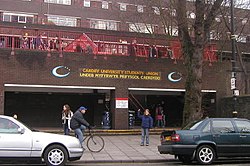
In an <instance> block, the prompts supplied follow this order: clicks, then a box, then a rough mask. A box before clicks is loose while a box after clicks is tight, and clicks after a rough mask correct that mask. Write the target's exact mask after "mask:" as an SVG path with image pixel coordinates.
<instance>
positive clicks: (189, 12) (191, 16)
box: [187, 11, 196, 19]
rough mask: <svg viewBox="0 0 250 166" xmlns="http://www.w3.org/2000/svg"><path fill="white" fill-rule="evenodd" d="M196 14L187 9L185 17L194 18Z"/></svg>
mask: <svg viewBox="0 0 250 166" xmlns="http://www.w3.org/2000/svg"><path fill="white" fill-rule="evenodd" d="M195 17H196V15H195V13H194V12H192V11H187V18H191V19H195Z"/></svg>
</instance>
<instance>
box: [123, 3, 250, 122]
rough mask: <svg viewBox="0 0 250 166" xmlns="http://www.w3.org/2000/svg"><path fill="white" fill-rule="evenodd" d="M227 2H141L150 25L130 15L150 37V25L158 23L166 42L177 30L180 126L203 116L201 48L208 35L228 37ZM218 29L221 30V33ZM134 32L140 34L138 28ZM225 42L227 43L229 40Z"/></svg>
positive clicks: (151, 31)
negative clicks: (181, 67) (182, 74)
mask: <svg viewBox="0 0 250 166" xmlns="http://www.w3.org/2000/svg"><path fill="white" fill-rule="evenodd" d="M229 2H230V1H228V0H147V1H146V2H144V4H145V6H147V12H146V13H147V15H148V17H146V18H150V20H151V22H150V21H148V20H146V19H145V17H143V16H141V15H139V16H138V15H136V16H135V15H134V13H130V14H131V15H130V17H132V18H133V19H134V20H133V21H134V23H138V22H143V23H144V24H145V25H146V27H149V28H148V32H149V33H151V34H153V35H154V33H155V31H154V29H153V28H154V27H155V26H154V24H159V25H158V26H159V27H161V28H162V29H164V31H165V34H166V39H167V40H168V39H171V37H172V35H173V29H174V28H173V27H178V37H179V40H180V42H181V46H182V54H183V58H184V64H185V67H186V71H187V75H186V82H185V90H186V93H185V102H184V111H183V125H185V124H187V123H188V122H191V121H194V120H198V119H200V118H201V117H202V116H203V112H202V108H201V104H202V94H201V90H202V89H201V88H202V71H203V54H204V49H205V47H206V46H207V44H208V42H209V41H210V37H211V35H213V36H215V39H216V40H221V39H222V38H228V36H230V35H231V34H230V33H228V32H230V26H228V23H229V22H228V21H229V20H230V19H228V18H229V17H228V16H229V15H228V14H229V12H230V10H229V6H228V3H229ZM242 2H245V1H242ZM225 16H226V17H225ZM126 17H127V16H126ZM219 17H221V18H219ZM226 18H227V19H226ZM246 18H248V17H246ZM218 19H220V20H223V19H224V22H222V21H221V22H220V23H221V24H218V22H216V20H217V21H218ZM121 20H123V19H122V18H121ZM225 27H228V28H225ZM241 28H242V26H241ZM221 29H223V30H225V31H224V32H222V31H221ZM211 30H214V31H212V32H213V33H214V34H211ZM136 31H137V32H140V31H139V29H137V30H136ZM242 31H243V29H242ZM225 34H226V35H225ZM228 39H229V40H230V37H229V38H228Z"/></svg>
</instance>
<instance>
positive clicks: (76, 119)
mask: <svg viewBox="0 0 250 166" xmlns="http://www.w3.org/2000/svg"><path fill="white" fill-rule="evenodd" d="M86 110H87V108H86V107H83V106H81V107H80V108H79V109H78V110H77V111H76V112H75V113H74V115H73V116H72V118H71V121H70V127H71V129H73V130H74V131H75V134H76V135H77V138H78V139H79V141H80V143H81V145H82V143H83V135H84V130H85V129H86V127H87V128H91V127H90V125H89V123H88V122H87V121H86V120H85V119H84V117H83V115H84V114H85V113H86Z"/></svg>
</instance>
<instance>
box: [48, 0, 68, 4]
mask: <svg viewBox="0 0 250 166" xmlns="http://www.w3.org/2000/svg"><path fill="white" fill-rule="evenodd" d="M44 2H46V3H55V4H62V5H71V0H44Z"/></svg>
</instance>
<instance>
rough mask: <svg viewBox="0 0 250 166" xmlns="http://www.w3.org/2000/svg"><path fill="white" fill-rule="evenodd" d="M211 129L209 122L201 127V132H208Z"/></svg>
mask: <svg viewBox="0 0 250 166" xmlns="http://www.w3.org/2000/svg"><path fill="white" fill-rule="evenodd" d="M210 131H211V125H210V122H208V124H207V125H206V126H205V127H204V128H203V130H202V132H204V133H209V132H210Z"/></svg>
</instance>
